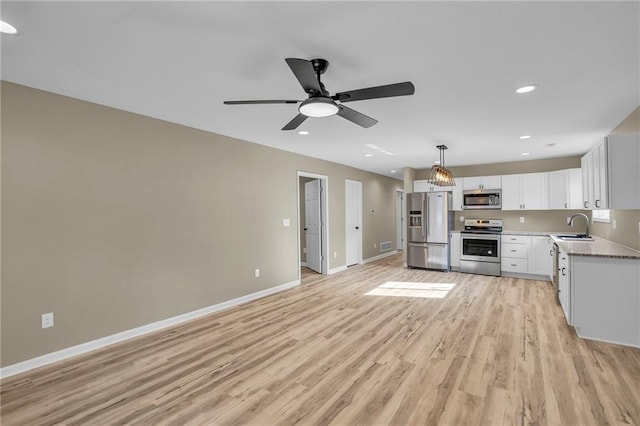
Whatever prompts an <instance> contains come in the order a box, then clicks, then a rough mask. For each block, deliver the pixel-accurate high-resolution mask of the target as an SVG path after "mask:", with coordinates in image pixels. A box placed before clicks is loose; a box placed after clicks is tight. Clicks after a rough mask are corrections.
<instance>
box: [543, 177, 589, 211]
mask: <svg viewBox="0 0 640 426" xmlns="http://www.w3.org/2000/svg"><path fill="white" fill-rule="evenodd" d="M547 194H548V197H549V200H548V208H549V209H552V210H563V209H573V210H576V209H582V208H583V205H582V169H566V170H556V171H553V172H549V173H548V183H547Z"/></svg>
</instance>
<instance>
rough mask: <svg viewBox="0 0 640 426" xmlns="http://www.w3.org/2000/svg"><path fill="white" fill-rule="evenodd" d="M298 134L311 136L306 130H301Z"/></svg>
mask: <svg viewBox="0 0 640 426" xmlns="http://www.w3.org/2000/svg"><path fill="white" fill-rule="evenodd" d="M298 134H299V135H308V134H309V132H307V131H306V130H300V131H299V132H298Z"/></svg>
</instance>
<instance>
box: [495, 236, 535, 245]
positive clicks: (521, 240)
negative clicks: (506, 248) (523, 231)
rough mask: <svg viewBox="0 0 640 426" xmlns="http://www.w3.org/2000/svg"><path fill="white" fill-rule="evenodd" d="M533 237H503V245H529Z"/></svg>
mask: <svg viewBox="0 0 640 426" xmlns="http://www.w3.org/2000/svg"><path fill="white" fill-rule="evenodd" d="M530 239H531V237H530V236H528V235H503V236H502V242H503V243H518V244H527V243H528V242H529V241H530Z"/></svg>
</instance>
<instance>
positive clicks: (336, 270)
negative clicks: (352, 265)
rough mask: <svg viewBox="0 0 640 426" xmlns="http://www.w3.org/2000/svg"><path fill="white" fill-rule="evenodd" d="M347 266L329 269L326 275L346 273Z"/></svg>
mask: <svg viewBox="0 0 640 426" xmlns="http://www.w3.org/2000/svg"><path fill="white" fill-rule="evenodd" d="M346 270H347V265H343V266H338V267H337V268H333V269H329V272H328V273H327V275H332V274H337V273H338V272H342V271H346Z"/></svg>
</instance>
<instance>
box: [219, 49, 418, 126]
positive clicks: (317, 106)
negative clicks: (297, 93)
mask: <svg viewBox="0 0 640 426" xmlns="http://www.w3.org/2000/svg"><path fill="white" fill-rule="evenodd" d="M285 61H286V62H287V64H288V65H289V68H291V71H293V74H294V75H295V76H296V78H297V79H298V81H299V82H300V85H301V86H302V88H303V89H304V91H305V92H306V93H307V95H309V97H308V98H307V99H306V100H304V101H299V100H289V99H278V100H253V101H224V103H225V104H226V105H251V104H297V103H300V107H298V111H299V113H298V115H296V116H295V117H294V118H293V120H291V121H290V122H288V123H287V124H286V125H285V126H284V127H283V128H282V130H294V129H296V128H297V127H298V126H299V125H300V124H302V123H303V122H304V120H306V119H307V117H328V116H330V115H334V114H335V115H338V116H340V117H342V118H345V119H347V120H349V121H351V122H353V123H355V124H357V125H359V126H362V127H365V128H367V127H371V126H373V125H374V124H376V123H377V122H378V120H375V119H373V118H371V117H368V116H366V115H364V114H362V113H360V112H358V111H356V110H353V109H351V108H348V107H346V106H344V105H343V103H345V102H353V101H362V100H365V99H377V98H390V97H393V96H406V95H413V93H414V92H415V87H414V86H413V83H411V82H410V81H405V82H404V83H395V84H387V85H384V86H376V87H367V88H365V89H358V90H349V91H347V92H339V93H336V94H335V95H333V96H330V95H329V92H328V91H327V90H326V89H325V87H324V84H323V83H322V82H321V81H320V76H321V75H322V74H324V72H325V71H326V70H327V68H328V67H329V61H327V60H326V59H312V60H310V61H308V60H306V59H297V58H287V59H285Z"/></svg>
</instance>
